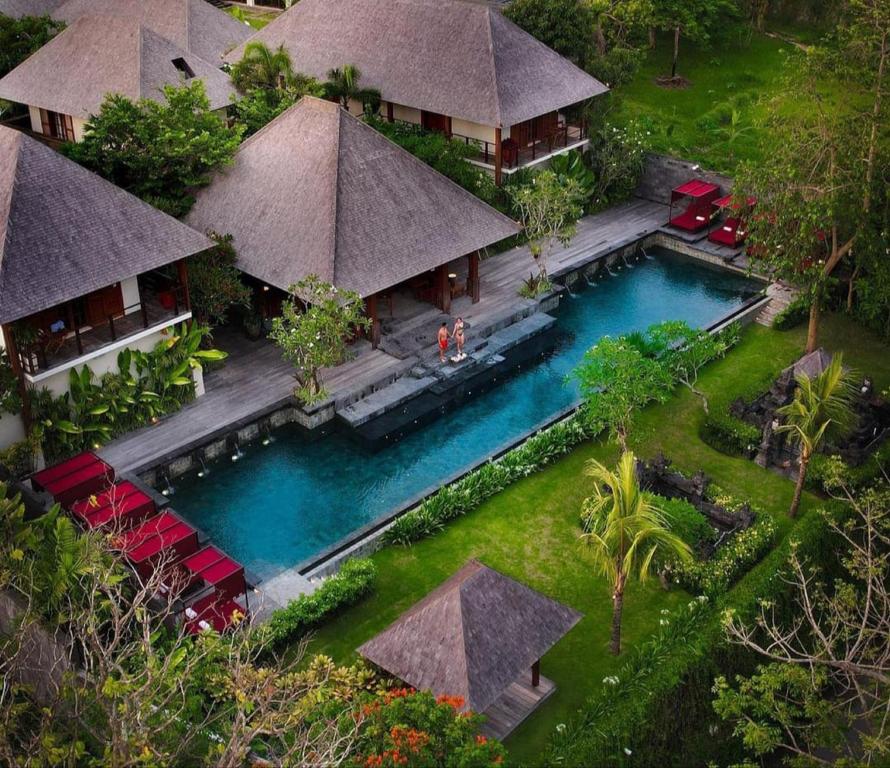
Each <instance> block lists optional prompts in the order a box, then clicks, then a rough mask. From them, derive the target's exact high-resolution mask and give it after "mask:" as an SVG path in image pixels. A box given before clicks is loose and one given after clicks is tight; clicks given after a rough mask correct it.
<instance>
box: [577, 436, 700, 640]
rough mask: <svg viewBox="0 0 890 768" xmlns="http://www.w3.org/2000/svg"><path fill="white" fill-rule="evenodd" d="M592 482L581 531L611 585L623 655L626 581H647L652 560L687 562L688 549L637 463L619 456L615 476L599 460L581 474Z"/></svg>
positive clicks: (614, 626) (615, 633)
mask: <svg viewBox="0 0 890 768" xmlns="http://www.w3.org/2000/svg"><path fill="white" fill-rule="evenodd" d="M584 472H585V474H586V475H587V476H588V477H592V478H593V480H594V483H595V486H594V494H593V496H591V497H590V498H588V499H587V500H586V501H585V502H584V505H583V508H582V519H583V521H584V531H585V532H584V533H583V534H582V536H581V538H582V539H583V540H584V542H585V543H586V544H587V545H588V546H589V547H590V550H591V552H592V553H593V556H594V562H595V564H596V568H597V569H598V570H599V572H600V573H601V574H602V575H603V576H605V577H606V578H607V579H608V580H609V583H610V584H611V586H612V641H611V646H610V649H611V651H612V653H613V654H615V655H616V656H617V655H618V654H619V653H620V652H621V610H622V608H623V605H624V590H625V588H626V586H627V582H628V580H629V579H637V580H639V581H644V580H646V579H647V578H648V577H649V575H650V571H651V568H652V564H653V561H654V560H655V559H656V556H657V557H658V559H660V560H666V559H668V558H676V559H679V560H683V561H686V560H689V559H691V557H692V552H691V550H690V549H689V545H688V544H686V542H684V541H683V540H682V539H681V538H680V537H679V536H677V535H675V534H674V533H671V531H670V525H669V523H668V519H667V517H666V515H665V513H664V512H663V511H662V510H661V509H659V508H658V506H657V505H656V504H655V503H654V502H653V500H652V497H651V496H649V495H647V494H644V493H643V491H642V489H641V488H640V484H639V481H638V480H637V473H636V459H635V458H634V455H633V453H632V452H630V451H628V452H625V453H624V454H622V456H621V459H620V460H619V462H618V467H617V469H616V471H615V472H613V471H612V470H610V469H608V468H607V467H605V466H604V465H602V464H600V463H599V462H598V461H590V462H588V464H587V467H586V468H585V470H584Z"/></svg>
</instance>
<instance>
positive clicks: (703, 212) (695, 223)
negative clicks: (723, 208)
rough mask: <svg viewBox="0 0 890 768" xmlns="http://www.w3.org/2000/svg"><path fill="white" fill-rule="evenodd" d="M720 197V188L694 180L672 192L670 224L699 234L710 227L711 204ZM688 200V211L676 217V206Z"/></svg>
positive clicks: (669, 214) (707, 182) (706, 182)
mask: <svg viewBox="0 0 890 768" xmlns="http://www.w3.org/2000/svg"><path fill="white" fill-rule="evenodd" d="M718 197H720V187H718V186H717V185H716V184H712V183H711V182H709V181H703V180H701V179H692V180H691V181H687V182H686V183H685V184H681V185H680V186H679V187H676V188H674V189H673V190H671V204H670V207H669V212H668V224H670V226H672V227H677V229H684V230H686V231H687V232H698V231H699V230H700V229H703V228H704V227H706V226H707V225H708V222H709V221H710V217H711V203H712V202H713V201H714V200H716V199H717V198H718ZM682 200H688V203H687V205H686V209H685V210H684V211H683V212H682V213H679V214H677V215H676V216H674V205H676V204H677V203H679V202H680V201H682Z"/></svg>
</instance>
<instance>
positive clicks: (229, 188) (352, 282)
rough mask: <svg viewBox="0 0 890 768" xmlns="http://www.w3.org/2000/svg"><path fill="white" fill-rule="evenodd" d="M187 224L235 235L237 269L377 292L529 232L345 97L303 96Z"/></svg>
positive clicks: (274, 280)
mask: <svg viewBox="0 0 890 768" xmlns="http://www.w3.org/2000/svg"><path fill="white" fill-rule="evenodd" d="M186 221H187V222H188V223H189V224H190V225H191V226H193V227H194V228H195V229H200V230H202V231H203V230H208V229H212V230H215V231H217V232H228V233H231V234H232V235H233V237H234V238H235V240H234V245H235V249H236V250H237V251H238V267H239V268H240V269H241V270H242V271H244V272H246V273H248V274H250V275H253V276H254V277H256V278H258V279H260V280H263V281H264V282H266V283H269V284H271V285H274V286H277V287H278V288H281V289H283V290H286V289H287V288H288V287H289V286H290V285H292V284H293V283H295V282H297V281H299V280H300V279H302V278H304V277H306V276H307V275H310V274H315V275H317V276H318V277H320V278H321V279H322V280H325V281H327V282H329V283H332V284H334V285H336V286H337V287H339V288H346V289H349V290H354V291H358V292H359V293H360V294H361V295H362V296H369V295H371V294H373V293H376V292H378V291H380V290H383V289H385V288H389V287H392V286H393V285H396V284H397V283H400V282H402V281H404V280H407V279H408V278H410V277H414V276H415V275H418V274H420V273H422V272H425V271H427V270H429V269H433V268H434V267H437V266H439V265H440V264H446V263H448V262H449V261H451V260H452V259H456V258H458V257H460V256H464V255H466V254H468V253H470V252H472V251H474V250H476V249H478V248H482V247H484V246H487V245H490V244H492V243H495V242H497V241H499V240H502V239H503V238H505V237H508V236H510V235H513V234H515V233H516V232H517V231H518V230H519V227H518V225H517V224H516V223H515V222H513V221H511V220H510V219H508V218H507V217H506V216H503V215H502V214H500V213H498V212H497V211H495V210H494V209H493V208H491V207H489V206H488V205H486V204H485V203H483V202H481V201H480V200H479V199H478V198H476V197H475V196H474V195H472V194H470V193H469V192H467V191H466V190H464V189H462V188H461V187H459V186H457V185H456V184H455V183H453V182H452V181H450V180H449V179H446V178H445V177H444V176H441V175H440V174H438V173H436V172H435V171H434V170H432V169H431V168H430V167H429V166H427V165H426V164H425V163H423V162H421V161H420V160H418V159H417V158H415V157H414V156H413V155H411V154H409V153H408V152H406V151H405V150H403V149H401V148H400V147H398V146H396V145H395V144H393V143H392V142H391V141H389V140H388V139H386V138H385V137H384V136H382V135H381V134H379V133H378V132H377V131H375V130H374V129H373V128H371V127H369V126H367V125H365V124H364V123H362V122H361V121H360V120H357V119H356V118H354V117H351V116H350V115H349V114H348V113H347V112H346V111H345V110H343V109H341V108H340V107H339V106H338V105H337V104H334V103H331V102H329V101H322V100H321V99H315V98H311V97H306V98H303V99H302V100H301V101H300V102H299V103H297V104H295V105H294V106H293V107H291V108H290V109H289V110H287V111H286V112H284V113H283V114H281V115H279V116H278V117H277V118H276V119H275V120H273V121H272V122H271V123H269V125H267V126H266V127H265V128H263V129H262V130H261V131H259V132H258V133H257V134H255V135H254V136H251V137H250V138H249V139H248V140H247V141H245V142H244V143H243V144H242V145H241V147H240V148H239V150H238V153H237V154H236V156H235V162H234V164H233V165H232V166H231V167H229V168H226V169H224V170H222V171H220V172H219V173H218V174H217V176H216V177H215V178H214V180H213V181H212V182H211V184H210V185H209V186H208V187H206V188H204V189H202V190H201V191H200V192H198V195H197V202H196V203H195V206H194V207H193V208H192V210H191V212H190V213H189V215H188V217H187V218H186Z"/></svg>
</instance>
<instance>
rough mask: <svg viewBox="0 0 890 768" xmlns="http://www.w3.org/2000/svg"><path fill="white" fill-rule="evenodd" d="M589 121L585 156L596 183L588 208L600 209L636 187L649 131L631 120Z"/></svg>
mask: <svg viewBox="0 0 890 768" xmlns="http://www.w3.org/2000/svg"><path fill="white" fill-rule="evenodd" d="M594 119H595V118H594ZM591 123H592V125H591V128H590V146H589V148H588V150H587V156H586V159H587V163H588V165H589V166H590V168H591V170H592V171H593V175H594V178H595V179H596V186H595V188H594V190H593V195H592V197H591V200H590V206H589V207H590V210H591V211H601V210H603V209H604V208H608V207H610V206H612V205H615V204H616V203H620V202H621V201H623V200H626V199H627V198H628V197H630V196H631V195H632V194H633V192H634V190H635V189H636V188H637V183H638V182H639V179H640V176H641V174H642V173H643V166H644V164H645V160H646V152H647V150H648V149H649V143H650V141H649V136H650V134H651V131H649V130H647V129H646V128H644V127H643V125H642V123H640V122H638V121H633V120H632V121H630V122H628V123H626V124H624V125H622V126H617V125H611V124H609V123H607V122H601V123H600V124H599V126H598V127H594V125H593V119H591Z"/></svg>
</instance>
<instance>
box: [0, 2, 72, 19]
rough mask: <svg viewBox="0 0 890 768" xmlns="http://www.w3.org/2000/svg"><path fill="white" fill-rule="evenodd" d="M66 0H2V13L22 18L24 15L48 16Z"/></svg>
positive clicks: (0, 4)
mask: <svg viewBox="0 0 890 768" xmlns="http://www.w3.org/2000/svg"><path fill="white" fill-rule="evenodd" d="M63 2H64V0H0V14H2V15H3V16H10V17H12V18H13V19H20V18H21V17H22V16H48V15H49V14H51V13H52V12H53V11H54V10H55V9H56V8H58V7H59V6H60V5H61V4H62V3H63Z"/></svg>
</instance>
